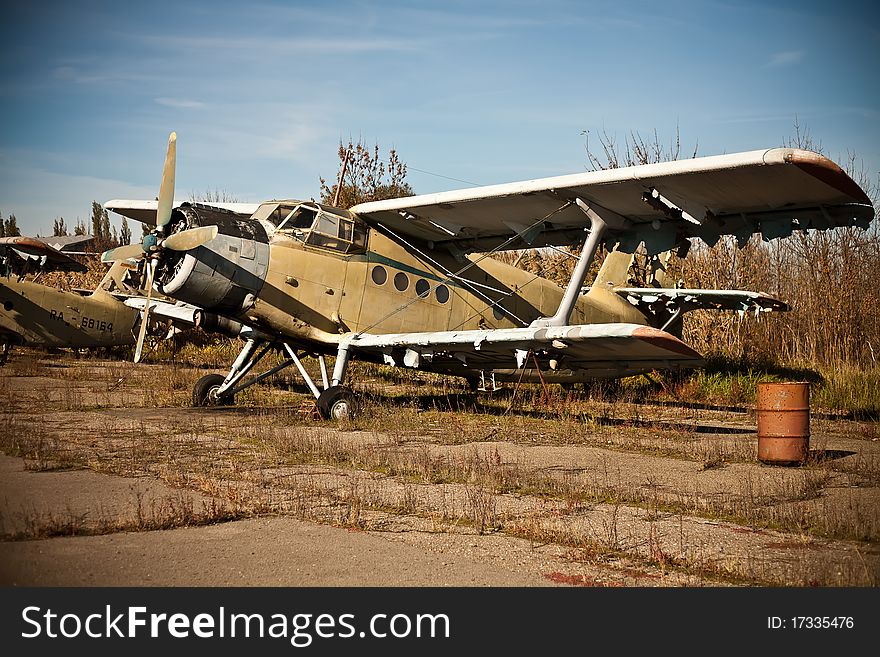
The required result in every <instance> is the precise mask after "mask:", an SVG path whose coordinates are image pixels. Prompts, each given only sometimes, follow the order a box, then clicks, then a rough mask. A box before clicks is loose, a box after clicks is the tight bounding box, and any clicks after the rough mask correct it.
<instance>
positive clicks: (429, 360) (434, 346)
mask: <svg viewBox="0 0 880 657" xmlns="http://www.w3.org/2000/svg"><path fill="white" fill-rule="evenodd" d="M349 345H350V347H351V348H352V349H354V350H356V351H365V352H370V353H372V354H374V355H380V354H381V355H382V356H383V357H384V359H385V362H387V363H388V364H389V365H397V366H406V367H422V368H424V369H432V370H434V371H440V372H447V373H451V374H458V375H460V376H467V374H468V373H469V372H470V373H473V374H475V375H476V374H478V373H479V372H480V371H481V370H508V371H513V370H518V369H522V368H531V367H533V366H534V365H535V361H537V363H538V365H540V368H539V369H541V370H545V371H555V372H567V373H574V374H588V375H593V376H624V375H626V374H631V373H637V372H645V371H650V370H653V369H674V368H677V367H695V366H699V365H701V364H703V360H702V357H701V356H700V354H699V353H697V352H696V351H694V350H693V349H691V348H690V347H688V346H687V345H686V344H685V343H683V342H682V341H681V340H679V339H678V338H676V337H674V336H672V335H670V334H669V333H665V332H663V331H660V330H657V329H654V328H650V327H647V326H642V325H639V324H587V325H579V326H560V327H555V328H531V327H530V328H515V329H492V330H474V331H437V332H424V333H393V334H388V335H374V334H364V335H356V336H353V337H352V338H351V339H350V342H349Z"/></svg>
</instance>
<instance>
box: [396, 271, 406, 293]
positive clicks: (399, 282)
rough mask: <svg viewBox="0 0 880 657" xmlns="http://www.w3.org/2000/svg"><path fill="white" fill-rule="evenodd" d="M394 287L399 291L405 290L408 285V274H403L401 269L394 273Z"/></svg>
mask: <svg viewBox="0 0 880 657" xmlns="http://www.w3.org/2000/svg"><path fill="white" fill-rule="evenodd" d="M394 287H396V288H397V289H398V290H400V291H401V292H403V291H405V290H406V288H408V287H409V276H407V275H406V274H404V273H403V272H402V271H399V272H397V273H396V274H395V275H394Z"/></svg>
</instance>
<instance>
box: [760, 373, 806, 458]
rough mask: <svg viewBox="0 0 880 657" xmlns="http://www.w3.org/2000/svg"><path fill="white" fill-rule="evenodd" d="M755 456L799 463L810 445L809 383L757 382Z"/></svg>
mask: <svg viewBox="0 0 880 657" xmlns="http://www.w3.org/2000/svg"><path fill="white" fill-rule="evenodd" d="M757 414H758V460H759V461H761V462H762V463H767V464H768V465H801V464H802V463H804V462H805V461H806V460H807V454H808V453H809V449H810V384H809V383H802V382H786V383H759V384H758V399H757Z"/></svg>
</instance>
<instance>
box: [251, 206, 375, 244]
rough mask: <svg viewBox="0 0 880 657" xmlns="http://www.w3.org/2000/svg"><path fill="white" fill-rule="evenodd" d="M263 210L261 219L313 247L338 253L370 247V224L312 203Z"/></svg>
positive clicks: (282, 232) (280, 231)
mask: <svg viewBox="0 0 880 657" xmlns="http://www.w3.org/2000/svg"><path fill="white" fill-rule="evenodd" d="M264 212H265V216H261V217H258V218H259V219H265V220H267V221H269V222H271V223H272V224H273V225H274V226H275V230H276V231H278V232H279V233H281V234H285V235H288V236H290V237H293V238H294V239H297V240H299V241H301V242H305V243H306V244H308V245H310V246H316V247H319V248H322V249H330V250H333V251H337V252H339V253H357V252H362V251H365V250H366V248H367V227H366V225H364V224H363V223H362V222H361V221H358V220H357V219H354V218H349V217H343V216H340V215H337V214H334V213H332V212H328V211H326V210H324V209H322V208H320V207H316V206H314V205H311V204H309V205H306V204H295V205H294V204H291V205H287V204H279V205H278V206H276V207H274V208H272V209H271V210H269V209H267V210H266V211H264ZM260 214H262V213H260ZM254 216H255V218H257V217H256V215H254Z"/></svg>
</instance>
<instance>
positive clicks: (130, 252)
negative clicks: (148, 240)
mask: <svg viewBox="0 0 880 657" xmlns="http://www.w3.org/2000/svg"><path fill="white" fill-rule="evenodd" d="M143 255H144V247H143V245H142V244H140V243H138V244H123V245H122V246H117V247H116V248H115V249H110V250H108V251H104V253H102V254H101V262H116V261H117V260H131V259H132V258H140V257H142V256H143Z"/></svg>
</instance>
